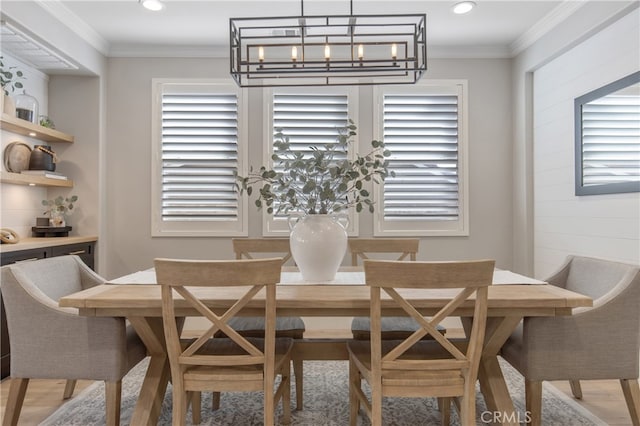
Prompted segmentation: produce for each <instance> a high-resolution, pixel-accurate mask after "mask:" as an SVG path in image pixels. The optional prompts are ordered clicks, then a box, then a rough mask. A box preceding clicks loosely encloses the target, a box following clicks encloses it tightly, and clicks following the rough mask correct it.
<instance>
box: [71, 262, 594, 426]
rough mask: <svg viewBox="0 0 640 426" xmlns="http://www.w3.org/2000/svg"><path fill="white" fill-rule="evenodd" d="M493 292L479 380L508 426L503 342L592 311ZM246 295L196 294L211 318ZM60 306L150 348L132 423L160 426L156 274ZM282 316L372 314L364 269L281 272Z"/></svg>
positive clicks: (332, 354)
mask: <svg viewBox="0 0 640 426" xmlns="http://www.w3.org/2000/svg"><path fill="white" fill-rule="evenodd" d="M493 284H494V285H492V286H491V287H490V288H489V298H488V321H487V328H486V333H485V344H484V349H483V355H482V359H481V362H480V369H479V373H478V379H479V381H480V387H481V391H482V393H483V396H484V399H485V402H486V404H487V408H488V410H490V411H492V412H493V413H499V418H500V419H503V420H504V421H503V424H505V425H511V424H513V425H517V424H518V421H517V420H518V417H517V415H516V413H515V411H514V405H513V402H512V400H511V397H510V395H509V391H508V389H507V386H506V382H505V380H504V376H503V375H502V371H501V369H500V365H499V363H498V353H499V351H500V348H501V347H502V345H503V343H504V342H505V341H506V339H507V338H508V337H509V335H510V334H511V333H512V332H513V330H514V329H515V328H516V326H517V325H518V323H519V322H520V321H521V320H522V319H523V318H525V317H537V316H543V317H544V316H547V317H548V316H564V315H571V312H572V309H573V308H577V307H586V306H592V303H593V301H592V299H591V298H589V297H587V296H584V295H581V294H578V293H574V292H571V291H568V290H565V289H562V288H559V287H555V286H552V285H549V284H547V283H544V282H541V281H538V280H535V279H532V278H529V277H525V276H523V275H519V274H515V273H513V272H510V271H500V270H496V271H495V272H494V279H493ZM242 291H243V289H241V288H233V287H221V288H194V289H193V292H194V294H195V295H196V296H197V297H199V298H200V299H201V300H202V301H203V302H204V303H205V304H206V305H207V306H209V307H210V308H212V309H213V310H214V311H218V312H219V313H222V312H224V311H226V310H227V309H228V308H229V307H230V306H231V305H232V304H233V303H234V302H235V301H236V300H237V298H238V297H239V296H240V295H241V293H242ZM399 292H400V293H401V294H402V295H403V296H404V297H405V298H406V299H407V300H409V301H410V302H411V303H412V304H413V305H414V306H415V307H416V309H418V310H419V311H420V312H421V313H423V314H424V315H427V316H428V315H430V314H433V313H434V312H436V311H438V310H439V309H440V308H442V307H443V306H444V305H445V304H447V303H448V302H449V301H450V300H451V299H452V297H453V296H454V294H455V290H446V289H444V290H423V289H401V290H399ZM59 305H60V306H61V307H72V308H77V309H78V311H79V314H80V315H85V316H98V317H125V318H127V319H128V320H129V322H130V323H131V325H132V326H133V327H134V328H135V330H136V332H137V333H138V334H139V336H140V338H141V339H142V340H143V342H144V343H145V345H146V346H147V350H148V353H149V355H150V362H149V366H148V368H147V372H146V375H145V378H144V381H143V384H142V388H141V390H140V395H139V397H138V401H137V404H136V408H135V411H134V414H133V417H132V420H131V424H135V425H155V424H157V421H158V417H159V415H160V410H161V407H162V402H163V400H164V394H165V391H166V387H167V383H168V380H169V377H170V367H169V361H168V357H167V353H166V348H165V341H164V333H163V327H162V301H161V296H160V286H158V285H156V280H155V272H154V271H153V269H149V270H145V271H139V272H135V273H133V274H130V275H127V276H124V277H121V278H118V279H116V280H113V281H110V282H109V283H106V284H103V285H100V286H97V287H93V288H90V289H87V290H84V291H81V292H78V293H74V294H71V295H69V296H65V297H63V298H61V299H60V301H59ZM276 310H277V315H280V316H305V317H313V316H315V317H353V316H368V315H369V288H368V287H367V286H366V285H364V272H362V269H361V268H357V267H347V268H342V269H341V270H340V271H339V272H338V274H337V275H336V279H335V280H333V281H332V282H326V283H308V282H305V281H304V280H303V279H302V276H301V274H300V273H299V272H297V270H296V269H295V268H291V267H284V268H283V272H282V274H281V282H280V283H279V284H278V286H277V308H276ZM382 312H383V315H385V316H398V315H404V314H403V312H402V311H401V309H400V308H398V307H397V306H395V305H394V302H393V301H392V300H391V299H389V298H383V300H382ZM176 313H177V315H179V316H184V317H189V316H199V314H198V313H197V312H196V311H194V310H193V309H191V308H189V307H188V306H187V304H186V303H184V304H182V303H180V300H178V301H177V302H176ZM472 313H473V302H472V301H468V303H466V304H463V305H462V306H461V307H460V309H458V310H457V311H455V312H454V315H455V316H459V317H460V318H462V320H463V324H464V325H465V328H467V327H468V326H469V321H468V319H469V318H470V317H471V315H472ZM241 314H242V315H247V316H260V315H264V297H263V296H261V294H260V293H259V294H258V295H257V297H256V298H254V300H253V301H251V302H250V303H249V305H248V306H247V308H246V309H245V310H243V311H242V312H241ZM295 345H296V347H295V348H294V350H296V351H297V354H298V355H299V356H301V357H302V358H303V359H306V360H325V359H347V352H346V348H345V339H303V340H301V341H299V342H296V343H295Z"/></svg>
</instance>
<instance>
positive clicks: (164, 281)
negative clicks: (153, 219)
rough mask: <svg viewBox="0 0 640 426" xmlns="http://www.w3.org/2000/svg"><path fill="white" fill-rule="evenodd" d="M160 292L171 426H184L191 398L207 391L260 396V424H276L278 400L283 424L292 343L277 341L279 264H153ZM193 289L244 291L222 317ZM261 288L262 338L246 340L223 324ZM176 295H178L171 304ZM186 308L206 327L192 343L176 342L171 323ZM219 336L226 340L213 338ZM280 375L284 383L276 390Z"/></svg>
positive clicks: (175, 328)
mask: <svg viewBox="0 0 640 426" xmlns="http://www.w3.org/2000/svg"><path fill="white" fill-rule="evenodd" d="M154 263H155V268H156V276H157V280H158V284H160V285H161V286H162V319H163V324H164V332H165V339H166V341H167V351H168V353H169V362H170V365H171V377H172V383H173V389H174V391H173V398H174V403H173V424H174V425H179V424H184V420H185V413H186V406H187V401H188V398H189V396H190V395H187V393H188V392H201V391H205V390H210V391H214V392H225V391H252V390H253V391H263V392H264V424H267V425H270V424H273V423H274V411H275V409H274V407H275V404H277V402H278V401H279V400H280V399H282V400H283V407H284V418H285V419H284V421H285V423H286V422H288V421H289V414H290V407H289V401H290V395H289V393H290V380H289V370H290V357H291V349H292V347H293V341H292V340H291V339H276V338H275V323H276V287H275V285H276V283H278V282H279V281H280V269H281V265H282V259H281V258H270V259H260V260H240V261H238V260H235V261H198V260H172V259H156V260H155V262H154ZM197 287H221V288H223V287H228V288H232V287H245V288H246V291H244V290H242V291H240V293H238V300H237V302H236V303H234V304H233V306H232V307H231V308H229V309H228V310H227V311H226V312H224V313H222V314H217V313H215V312H214V311H213V310H212V309H210V308H209V307H208V306H207V305H206V304H205V303H204V302H203V301H202V300H200V298H199V297H198V289H197ZM262 290H264V298H265V301H264V302H265V315H264V318H265V331H264V336H263V337H264V338H263V339H255V338H248V337H247V338H245V337H243V336H241V335H240V334H239V333H238V332H236V331H235V330H234V329H233V328H232V327H230V326H229V324H228V322H229V320H230V319H231V318H233V317H234V316H236V315H237V314H238V313H239V312H240V311H241V310H242V309H243V308H245V307H246V306H247V305H248V304H249V303H250V302H251V301H252V300H253V299H254V298H255V297H256V295H257V294H258V293H259V292H261V291H262ZM174 293H177V294H178V295H180V296H181V299H180V298H176V297H175V296H174ZM183 308H192V309H195V310H197V311H198V312H199V313H200V314H201V315H202V316H203V317H204V318H206V319H207V320H209V321H210V322H211V326H210V327H209V328H208V329H207V330H205V331H204V332H202V333H201V334H200V335H199V336H198V337H197V338H195V339H194V340H192V341H190V342H187V343H186V344H185V342H184V341H181V339H180V333H179V329H178V325H177V323H176V317H179V316H180V315H181V314H180V312H181V310H182V309H183ZM218 331H221V332H222V333H224V335H225V336H226V337H214V336H215V335H216V333H217V332H218ZM277 375H281V376H282V381H281V383H280V384H279V386H278V387H277V390H276V391H275V393H274V392H273V389H274V384H275V379H276V376H277Z"/></svg>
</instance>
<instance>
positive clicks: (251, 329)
mask: <svg viewBox="0 0 640 426" xmlns="http://www.w3.org/2000/svg"><path fill="white" fill-rule="evenodd" d="M231 242H232V244H233V251H234V253H235V255H236V259H254V258H258V255H259V254H262V255H269V256H272V255H277V256H283V257H282V264H283V265H284V264H285V263H287V261H289V260H290V259H291V249H290V248H289V239H288V238H233V239H232V240H231ZM229 325H230V326H231V328H233V329H234V330H235V331H237V332H238V334H240V335H242V336H245V337H257V336H260V335H262V334H264V319H263V318H259V317H236V318H233V320H231V321H230V322H229ZM304 332H305V324H304V321H303V320H302V318H300V317H281V316H278V317H276V337H290V338H292V339H302V338H303V336H304ZM293 375H294V377H295V381H296V410H302V406H303V391H302V390H303V379H302V378H303V361H302V359H300V358H297V357H296V356H295V355H294V356H293ZM216 405H217V402H216V401H214V407H215V406H216Z"/></svg>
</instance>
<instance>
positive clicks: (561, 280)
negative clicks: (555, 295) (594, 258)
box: [545, 256, 573, 288]
mask: <svg viewBox="0 0 640 426" xmlns="http://www.w3.org/2000/svg"><path fill="white" fill-rule="evenodd" d="M572 259H573V256H567V258H566V259H565V261H564V263H563V264H562V265H561V266H560V268H558V269H557V270H556V271H555V272H554V273H553V274H552V275H551V276H550V277H548V278H547V279H546V280H545V281H546V282H548V283H549V284H551V285H554V286H556V287H561V288H566V287H567V277H568V276H569V270H570V269H571V260H572Z"/></svg>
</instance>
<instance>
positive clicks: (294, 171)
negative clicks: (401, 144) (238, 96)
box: [236, 120, 395, 214]
mask: <svg viewBox="0 0 640 426" xmlns="http://www.w3.org/2000/svg"><path fill="white" fill-rule="evenodd" d="M355 135H356V126H355V124H354V123H353V121H352V120H349V124H348V125H347V126H346V127H344V128H342V129H340V130H339V135H338V137H337V139H336V142H333V143H332V142H329V143H325V144H319V145H317V146H313V147H311V150H312V155H311V156H306V157H305V155H304V154H303V153H302V152H295V151H293V150H292V149H291V145H290V143H289V138H288V137H287V136H285V135H284V134H283V133H282V131H281V130H278V131H277V133H276V134H275V140H274V143H273V146H274V153H273V155H272V157H271V158H272V159H273V161H274V165H275V167H274V168H272V169H268V168H267V167H265V166H262V167H260V169H259V170H258V171H257V172H254V171H253V168H251V171H250V172H249V174H248V176H236V179H237V182H236V188H237V189H239V190H240V193H241V194H242V193H243V192H244V191H246V192H247V194H248V195H249V196H251V194H252V193H253V187H254V186H256V187H258V186H259V188H258V199H257V200H256V201H255V205H256V206H257V207H258V209H262V208H263V207H265V206H266V209H267V212H268V213H269V214H272V213H274V206H277V207H276V208H275V213H276V214H277V213H285V214H287V213H290V212H292V211H294V212H301V213H305V214H331V213H336V212H339V211H341V210H345V209H348V208H350V207H353V206H355V208H356V211H357V212H361V211H362V210H363V208H364V207H365V206H368V210H369V211H370V212H373V211H374V207H373V204H374V203H373V201H372V200H371V194H370V192H369V191H368V190H367V189H365V188H364V183H365V182H369V181H373V182H374V183H380V182H381V181H383V180H384V179H385V178H386V177H387V176H389V175H390V176H395V173H394V172H393V171H391V172H389V170H388V166H389V161H388V160H387V159H386V157H388V156H389V155H390V152H389V151H388V150H385V149H384V143H383V142H380V141H376V140H373V141H371V147H372V148H373V149H372V151H371V152H369V153H368V154H366V155H365V156H360V155H357V157H356V158H355V159H353V160H350V159H340V158H339V157H340V154H343V153H345V152H347V151H348V148H349V146H350V145H351V144H352V142H353V137H354V136H355Z"/></svg>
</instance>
